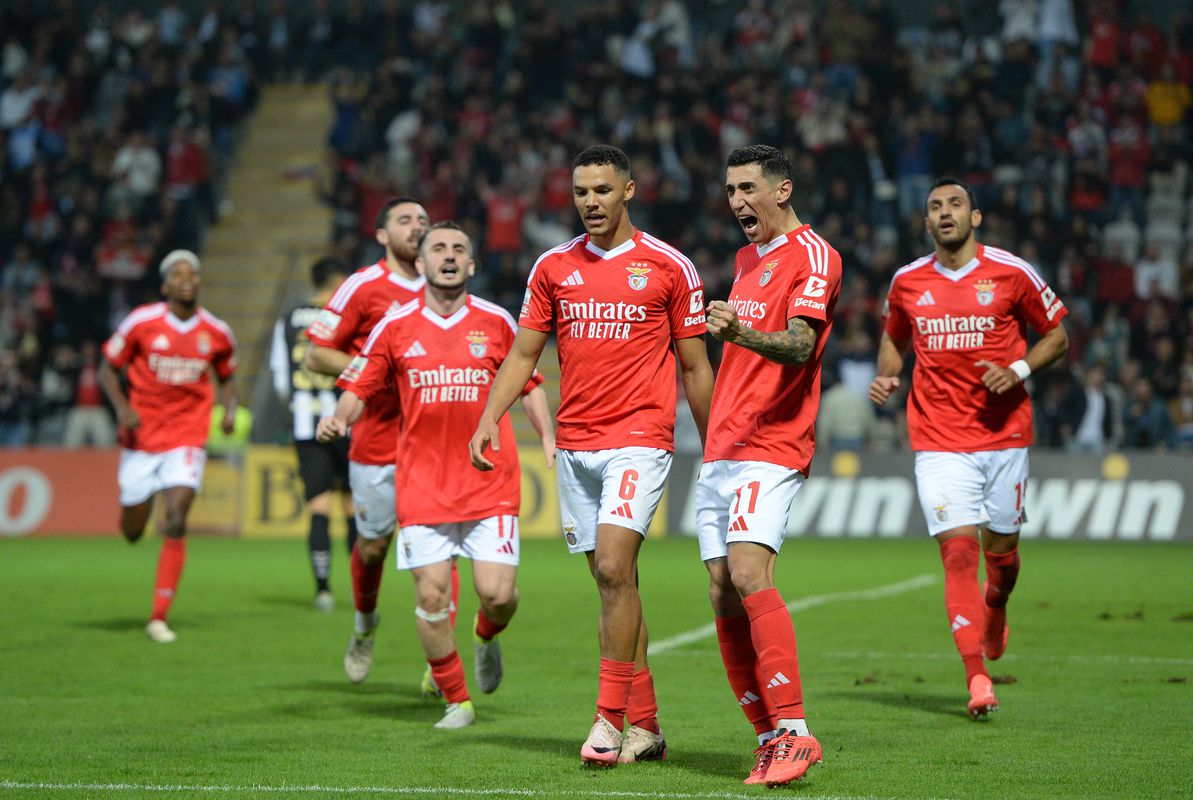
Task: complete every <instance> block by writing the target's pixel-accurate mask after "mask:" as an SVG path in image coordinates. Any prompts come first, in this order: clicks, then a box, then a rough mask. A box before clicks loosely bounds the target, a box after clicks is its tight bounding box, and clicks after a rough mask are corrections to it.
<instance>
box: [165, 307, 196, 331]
mask: <svg viewBox="0 0 1193 800" xmlns="http://www.w3.org/2000/svg"><path fill="white" fill-rule="evenodd" d="M166 324H167V325H169V326H170V327H171V328H173V329H174V330H176V331H178V332H179V333H190V332H191V331H193V330H194V329H195V326H196V325H198V324H199V309H197V308H196V309H195V314H194V316H192V317H191V318H190V319H188V320H181V319H179V318H178V317H176V316H174V312H173V311H167V312H166Z"/></svg>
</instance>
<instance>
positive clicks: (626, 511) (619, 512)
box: [613, 503, 634, 519]
mask: <svg viewBox="0 0 1193 800" xmlns="http://www.w3.org/2000/svg"><path fill="white" fill-rule="evenodd" d="M613 516H615V517H625V518H626V519H633V518H634V512H633V511H630V504H629V503H622V504H621V505H620V506H618V507H617V508H615V509H613Z"/></svg>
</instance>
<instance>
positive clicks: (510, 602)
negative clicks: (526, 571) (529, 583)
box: [477, 585, 518, 612]
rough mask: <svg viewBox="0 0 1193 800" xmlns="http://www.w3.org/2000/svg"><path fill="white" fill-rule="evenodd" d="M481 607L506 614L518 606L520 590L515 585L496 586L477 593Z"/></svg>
mask: <svg viewBox="0 0 1193 800" xmlns="http://www.w3.org/2000/svg"><path fill="white" fill-rule="evenodd" d="M477 597H478V599H479V600H480V603H481V606H483V607H484V608H486V609H490V610H492V611H498V612H504V611H509V610H512V609H513V608H514V607H516V606H517V605H518V590H517V589H515V588H514V587H513V585H508V586H506V585H503V586H494V587H490V588H486V589H482V590H479V591H477Z"/></svg>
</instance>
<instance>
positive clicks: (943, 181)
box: [924, 175, 978, 211]
mask: <svg viewBox="0 0 1193 800" xmlns="http://www.w3.org/2000/svg"><path fill="white" fill-rule="evenodd" d="M941 186H960V187H961V188H962V189H964V190H965V196H966V197H968V198H969V210H970V211H977V210H978V199H977V197H975V196H974V193H973V189H971V188H970V186H969V184H968V183H966V182H965V181H963V180H961V179H960V178H955V177H953V176H952V175H941V176H940V177H939V178H937V179H936V181H935V182H934V183H933V184H932V188H931V189H929V190H928V195H927V196H926V197H925V198H924V208H925V210H927V207H928V197H931V196H932V193H933V192H934V191H936V190H937V189H939V188H940V187H941Z"/></svg>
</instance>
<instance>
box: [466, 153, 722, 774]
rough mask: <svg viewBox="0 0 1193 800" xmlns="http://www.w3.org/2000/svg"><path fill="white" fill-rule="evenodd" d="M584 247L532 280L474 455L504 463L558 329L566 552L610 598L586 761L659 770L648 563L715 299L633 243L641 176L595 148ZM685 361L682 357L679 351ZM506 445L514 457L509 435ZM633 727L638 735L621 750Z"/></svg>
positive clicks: (475, 459) (706, 395) (588, 160)
mask: <svg viewBox="0 0 1193 800" xmlns="http://www.w3.org/2000/svg"><path fill="white" fill-rule="evenodd" d="M572 184H573V195H574V198H573V199H574V201H575V204H576V210H577V211H579V212H580V218H581V220H582V221H583V223H584V228H585V230H586V231H587V234H586V235H583V236H579V237H577V238H575V239H572V240H571V241H570V242H566V243H565V244H562V245H560V246H559V247H556V248H554V249H552V250H548V251H547V252H546V253H544V254H543V255H542V256H540V257H539V259H538V261H537V262H535V265H534V269H533V270H532V271H531V273H530V281H529V286H528V288H527V290H526V298H525V300H524V301H523V304H522V313H521V319H520V320H519V325H520V326H521V327H520V328H519V330H518V335H517V338H516V339H515V340H514V345H513V349H512V350H511V351H510V355H509V357H508V358H507V359H506V361H505V363H504V364H503V365H502V367H501V371H500V372H499V373H498V375H497V380H496V382H495V383H494V384H493V390H492V392H490V393H489V401H488V403H486V404H485V409H484V412H483V413H482V414H481V418H480V422H479V424H478V426H477V430H476V433H475V434H474V435H473V437H472V441H471V443H470V445H469V446H470V448H471V451H472V463H473V465H475V466H476V467H477V468H478V469H492V468H493V461H491V460H490V459H489V458H488V457H486V455H485V451H486V450H487V449H489V448H490V447H491V448H492V450H493V453H494V455H493V458H494V459H496V458H497V457H499V455H500V453H501V447H502V439H503V434H502V432H501V430H500V428H499V426H498V420H499V419H500V418H501V417H502V415H503V414H505V412H506V410H507V409H509V407H510V405H511V404H512V403H513V401H514V399H515V398H516V397H517V396H518V393H519V392H520V391H521V389H522V387H523V386H524V385H525V383H526V381H527V379H528V378H529V377H530V375H531V373H532V372H533V370H534V367H535V364H537V363H538V359H539V355H540V354H541V353H542V350H543V346H544V345H545V344H546V342H547V337H548V333H549V331H550V330H551V328H552V326H554V327H555V329H556V334H557V336H558V341H559V368H560V373H561V387H560V388H561V394H562V398H561V401H560V407H559V412H558V415H557V422H558V428H559V430H558V444H559V456H558V458H559V471H558V483H559V504H560V509H561V512H562V515H563V531H564V537H565V539H566V541H567V545H568V549H569V550H570V551H571V552H573V553H585V554H586V555H587V557H588V565H589V569H590V571H591V572H592V575H593V577H594V578H595V579H596V584H597V588H598V590H599V591H600V596H601V617H600V627H599V635H600V647H601V661H600V677H599V688H598V694H597V713H596V719H595V721H594V723H593V726H592V730H591V732H590V733H589V735H588V739H587V741H585V742H584V745H583V746H582V747H581V749H580V758H581V759H582V761H584V762H585V763H588V764H596V765H602V766H612V765H614V764H616V763H618V761H621V762H629V761H643V760H648V759H660V758H663V757H664V756H665V755H666V752H667V744H666V741H665V740H664V739H663V734H662V732H661V730H660V729H659V723H658V704H657V702H656V700H655V694H654V683H653V679H652V678H651V675H650V669H649V667H648V666H647V663H646V645H647V633H646V625H645V622H644V621H643V617H642V604H641V599H640V598H639V595H638V568H637V562H638V551H639V549H640V548H641V546H642V539H643V537H644V536H645V535H646V531H647V529H648V528H649V527H650V521H651V518H652V517H653V516H654V513H655V509H656V508H657V506H658V503H659V498H660V496H661V495H662V493H663V483H664V482H665V481H666V479H667V473H668V471H669V470H670V468H671V455H672V451H673V449H674V443H673V439H674V435H673V432H674V427H675V403H676V387H675V383H676V381H675V355H674V353H678V354H679V363H680V370H681V373H682V379H683V384H684V390H685V392H686V393H687V398H688V405H689V407H690V408H691V410H692V415H693V417H694V418H695V421H696V426H697V428H698V430H699V432H700V437H701V439H703V438H704V433H705V430H706V429H707V426H708V406H709V402H710V398H711V394H712V368H711V367H710V366H709V363H708V353H707V350H706V348H705V345H704V339H703V332H704V287H703V284H702V283H701V281H700V276H699V275H698V274H697V272H696V269H695V267H693V266H692V262H691V261H689V260H688V259H687V258H686V257H684V255H683V254H681V253H680V252H679V251H678V250H676V249H675V248H674V247H672V246H670V245H668V244H666V243H664V242H662V241H660V240H658V239H656V238H654V237H653V236H651V235H650V234H647V233H644V232H642V231H639V230H636V229H635V228H634V225H633V223H632V222H631V221H630V215H629V212H628V210H627V208H626V205H627V203H628V202H629V201H630V199H631V198H633V196H634V181H633V180H632V179H631V178H630V162H629V159H628V158H627V157H626V154H625V153H623V152H622V151H621V150H618V149H617V148H616V147H611V146H608V145H596V146H593V147H589V148H588V149H586V150H584V151H583V152H582V153H580V155H579V156H577V157H576V159H575V161H574V162H573V164H572ZM673 347H674V352H673V350H672V348H673ZM504 440H505V442H506V443H507V446H509V437H508V434H506V435H505V439H504ZM627 716H628V718H629V722H630V727H629V730H628V731H627V732H626V735H625V737H624V739H623V737H622V728H623V727H624V724H625V719H626V717H627Z"/></svg>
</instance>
